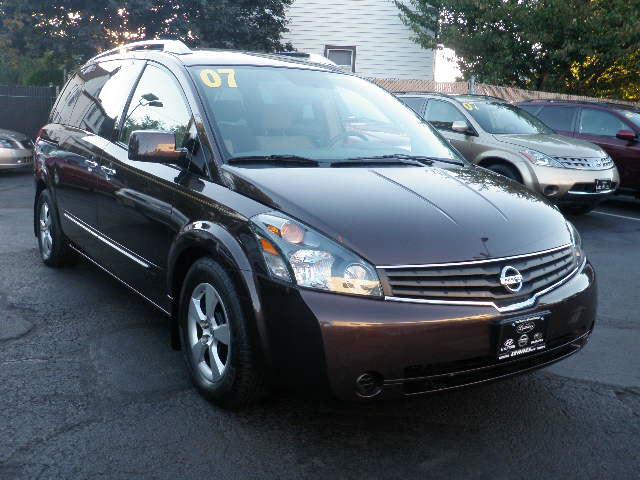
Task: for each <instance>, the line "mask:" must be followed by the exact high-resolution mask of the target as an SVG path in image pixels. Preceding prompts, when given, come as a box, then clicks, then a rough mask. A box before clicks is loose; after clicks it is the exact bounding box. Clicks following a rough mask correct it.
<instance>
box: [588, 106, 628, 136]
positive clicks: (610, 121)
mask: <svg viewBox="0 0 640 480" xmlns="http://www.w3.org/2000/svg"><path fill="white" fill-rule="evenodd" d="M628 128H629V127H628V126H627V124H626V123H624V122H623V121H622V120H620V119H619V118H618V117H616V116H615V115H613V114H611V113H609V112H605V111H604V110H596V109H595V108H583V109H582V114H581V115H580V124H579V126H578V131H579V132H580V133H584V134H586V135H599V136H603V137H615V136H616V133H618V132H619V131H620V130H627V129H628Z"/></svg>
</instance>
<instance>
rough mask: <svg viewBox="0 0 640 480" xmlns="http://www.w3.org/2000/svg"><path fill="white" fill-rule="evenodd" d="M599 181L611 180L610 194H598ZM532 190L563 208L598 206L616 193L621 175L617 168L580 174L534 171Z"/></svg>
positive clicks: (566, 170)
mask: <svg viewBox="0 0 640 480" xmlns="http://www.w3.org/2000/svg"><path fill="white" fill-rule="evenodd" d="M596 180H608V181H609V182H611V184H612V188H611V189H610V190H606V191H602V192H596V191H595V182H596ZM532 181H533V185H529V187H530V188H533V189H534V190H536V191H538V192H540V193H542V194H543V195H544V196H545V197H547V198H548V199H549V200H552V201H554V202H557V203H561V204H581V205H584V204H597V203H600V202H601V201H603V200H605V199H606V198H607V197H609V196H611V195H612V194H613V193H615V191H616V189H617V188H618V186H619V185H620V175H619V174H618V169H617V168H616V167H615V166H614V167H612V168H609V169H606V170H577V169H570V168H554V167H534V178H533V180H532Z"/></svg>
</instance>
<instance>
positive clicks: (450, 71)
mask: <svg viewBox="0 0 640 480" xmlns="http://www.w3.org/2000/svg"><path fill="white" fill-rule="evenodd" d="M434 76H435V81H436V82H455V80H456V77H460V76H462V74H461V73H460V70H459V69H458V66H457V64H456V53H455V52H454V51H453V50H451V49H450V48H443V49H439V50H437V51H436V70H435V72H434Z"/></svg>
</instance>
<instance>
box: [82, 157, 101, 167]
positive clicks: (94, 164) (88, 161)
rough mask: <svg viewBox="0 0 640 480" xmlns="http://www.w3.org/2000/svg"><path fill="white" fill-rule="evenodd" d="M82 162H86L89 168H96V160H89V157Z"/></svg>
mask: <svg viewBox="0 0 640 480" xmlns="http://www.w3.org/2000/svg"><path fill="white" fill-rule="evenodd" d="M84 163H86V164H87V165H88V166H89V168H96V167H97V166H98V162H94V161H93V160H89V159H86V160H85V161H84Z"/></svg>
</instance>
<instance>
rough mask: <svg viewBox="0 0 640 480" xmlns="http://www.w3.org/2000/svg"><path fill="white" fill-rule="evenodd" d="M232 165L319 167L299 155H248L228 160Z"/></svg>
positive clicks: (312, 161)
mask: <svg viewBox="0 0 640 480" xmlns="http://www.w3.org/2000/svg"><path fill="white" fill-rule="evenodd" d="M227 163H229V164H230V165H233V164H242V163H274V164H286V165H291V166H301V167H317V166H318V162H316V161H315V160H312V159H310V158H306V157H300V156H298V155H246V156H243V157H231V158H230V159H229V160H227Z"/></svg>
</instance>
